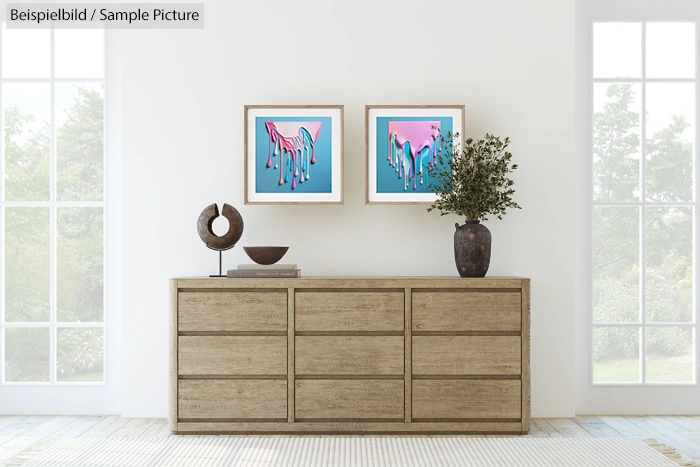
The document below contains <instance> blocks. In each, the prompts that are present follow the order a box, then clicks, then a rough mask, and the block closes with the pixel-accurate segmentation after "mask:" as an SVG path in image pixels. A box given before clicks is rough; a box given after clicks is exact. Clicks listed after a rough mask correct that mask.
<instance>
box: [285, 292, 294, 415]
mask: <svg viewBox="0 0 700 467" xmlns="http://www.w3.org/2000/svg"><path fill="white" fill-rule="evenodd" d="M294 306H295V301H294V289H291V288H290V289H287V422H289V423H294V321H295V319H296V313H295V312H294Z"/></svg>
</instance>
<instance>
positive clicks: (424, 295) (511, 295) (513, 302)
mask: <svg viewBox="0 0 700 467" xmlns="http://www.w3.org/2000/svg"><path fill="white" fill-rule="evenodd" d="M520 302H521V298H520V292H468V291H465V292H414V293H413V294H412V304H411V309H412V313H413V315H412V326H413V330H414V331H520V328H521V315H520V307H521V303H520Z"/></svg>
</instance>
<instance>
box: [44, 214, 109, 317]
mask: <svg viewBox="0 0 700 467" xmlns="http://www.w3.org/2000/svg"><path fill="white" fill-rule="evenodd" d="M103 238H104V229H103V220H102V208H101V207H59V208H58V212H57V225H56V248H57V251H56V254H57V265H56V273H57V289H58V291H57V294H58V321H64V322H66V321H82V322H102V321H103V319H104V318H103V313H102V310H103V296H104V291H103V290H104V288H103V268H104V261H103V243H104V242H103Z"/></svg>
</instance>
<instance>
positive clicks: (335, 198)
mask: <svg viewBox="0 0 700 467" xmlns="http://www.w3.org/2000/svg"><path fill="white" fill-rule="evenodd" d="M244 111H245V117H244V122H245V123H244V137H243V139H244V154H245V158H244V161H245V162H244V173H245V181H244V191H245V194H244V202H245V204H343V106H342V105H317V106H311V105H281V106H268V105H246V106H245V108H244Z"/></svg>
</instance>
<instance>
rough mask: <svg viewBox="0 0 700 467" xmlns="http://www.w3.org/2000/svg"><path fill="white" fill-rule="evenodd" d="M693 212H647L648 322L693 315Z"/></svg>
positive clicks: (670, 210)
mask: <svg viewBox="0 0 700 467" xmlns="http://www.w3.org/2000/svg"><path fill="white" fill-rule="evenodd" d="M692 242H693V210H692V208H680V207H678V208H647V209H646V275H645V277H646V294H645V295H646V298H645V300H646V303H645V305H646V306H645V309H646V320H647V321H648V322H689V321H692V316H693V314H692V313H693V243H692Z"/></svg>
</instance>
